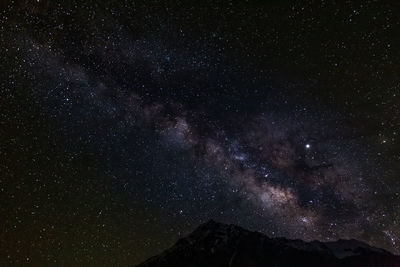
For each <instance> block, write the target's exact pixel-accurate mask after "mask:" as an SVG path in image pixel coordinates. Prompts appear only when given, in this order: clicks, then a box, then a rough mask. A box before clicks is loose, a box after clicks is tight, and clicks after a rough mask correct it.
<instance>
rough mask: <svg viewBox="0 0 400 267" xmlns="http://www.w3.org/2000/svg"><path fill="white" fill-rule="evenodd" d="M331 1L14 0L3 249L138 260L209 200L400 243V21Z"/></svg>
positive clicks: (263, 227) (300, 225)
mask: <svg viewBox="0 0 400 267" xmlns="http://www.w3.org/2000/svg"><path fill="white" fill-rule="evenodd" d="M255 7H256V8H255ZM337 8H338V9H337V10H338V11H337V12H336V16H337V21H335V23H334V24H333V25H330V24H329V23H328V22H326V21H324V20H323V14H325V13H324V12H328V14H330V13H329V12H330V11H329V10H331V8H330V7H327V6H325V4H322V5H321V6H311V5H309V4H307V5H305V6H300V5H287V6H284V5H282V6H280V5H278V4H277V3H271V4H265V6H264V5H261V4H259V3H254V5H249V6H243V7H236V6H233V5H227V6H226V7H218V6H217V5H216V4H213V3H209V7H207V8H205V7H201V6H195V5H189V4H188V6H187V7H186V6H185V7H181V6H180V5H176V6H171V7H164V6H157V5H148V4H139V3H134V2H132V3H124V4H122V2H115V3H114V2H112V3H107V4H97V3H94V2H93V3H91V4H90V3H89V2H88V3H86V4H83V3H78V2H74V1H72V2H68V3H62V4H57V3H55V2H54V3H48V2H42V1H40V2H39V1H37V3H21V4H19V5H17V4H14V3H9V4H8V5H4V11H3V12H2V18H1V22H2V26H1V27H2V32H1V44H2V51H1V58H2V59H3V60H2V61H3V63H2V65H3V66H2V68H3V69H4V70H3V71H2V79H1V80H2V81H1V102H0V103H1V109H2V110H3V112H2V115H1V121H0V122H1V138H2V142H1V147H0V148H1V149H0V152H1V154H0V156H1V158H2V159H4V160H2V163H1V165H0V168H1V172H2V174H3V175H2V177H1V180H0V190H1V192H2V194H3V196H2V197H1V201H3V202H2V203H5V205H1V208H0V212H1V213H2V214H3V216H5V217H4V218H7V219H6V221H5V222H1V225H2V230H1V231H2V232H1V233H2V236H3V237H2V239H1V241H0V248H1V250H2V251H3V252H2V253H3V254H0V263H4V264H7V263H20V262H36V263H44V262H53V263H54V262H63V263H66V264H77V263H87V262H97V261H98V262H102V263H107V264H109V265H115V264H116V263H120V264H124V263H138V262H140V261H142V260H144V259H145V258H147V257H149V256H151V255H153V254H155V253H156V252H158V251H160V250H162V249H165V248H166V247H168V245H171V244H172V243H173V242H174V241H176V239H177V238H179V237H180V236H182V235H185V234H187V233H189V232H190V231H191V230H193V228H194V227H196V226H197V225H198V224H199V223H201V222H204V221H206V220H208V219H210V218H213V219H215V220H219V221H223V222H227V223H235V224H238V225H241V226H243V227H246V228H250V229H252V230H257V231H261V232H264V233H266V234H267V235H269V236H284V237H288V238H301V239H305V240H313V239H319V240H324V241H326V240H336V239H339V238H346V239H349V238H356V239H360V240H363V241H366V242H368V243H370V244H372V245H376V246H380V247H384V248H386V249H388V250H391V251H393V252H399V249H400V248H399V244H398V242H399V241H398V237H399V235H400V228H399V226H398V222H399V219H400V217H399V216H400V214H399V210H400V200H399V189H400V184H399V180H398V174H399V172H398V171H399V169H398V166H399V151H400V149H399V143H398V140H397V135H398V133H397V129H398V126H399V122H400V120H399V112H398V110H399V109H398V103H399V99H398V95H399V94H400V92H399V90H400V87H399V84H400V80H399V79H398V78H397V77H395V76H394V74H393V75H392V72H395V70H396V68H397V69H398V63H397V61H398V59H399V58H400V57H399V52H398V50H396V51H394V48H393V46H394V45H395V41H394V40H391V39H390V37H388V35H390V33H389V32H379V31H378V30H377V29H381V28H380V27H383V26H382V25H389V26H387V27H389V28H388V29H387V30H388V31H389V30H390V29H392V31H395V27H394V26H393V25H398V24H399V23H398V21H396V23H395V22H394V20H395V19H396V18H395V16H394V15H392V14H396V12H395V10H393V11H392V8H393V7H392V6H389V7H386V8H382V9H380V8H378V7H375V6H373V5H372V4H371V5H369V4H368V5H366V6H356V5H350V6H343V7H337ZM220 9H222V10H223V12H222V13H221V14H220ZM313 9H316V11H312V10H313ZM17 11H18V12H17ZM380 12H385V13H384V16H385V18H386V20H385V21H386V22H387V24H385V23H386V22H385V21H381V20H380V19H378V18H376V17H375V19H373V18H374V16H375V15H374V14H378V13H379V14H381V13H380ZM222 14H224V15H222ZM321 14H322V15H321ZM251 18H254V19H251ZM282 18H285V19H282ZM343 18H346V19H343ZM286 19H288V20H289V22H288V21H286ZM353 20H356V22H354V23H357V24H355V26H354V28H352V29H350V30H344V33H343V34H344V37H343V36H342V37H341V36H337V35H335V34H334V33H335V29H336V28H337V27H339V26H340V25H342V24H343V25H345V24H346V23H353ZM189 21H190V23H189ZM371 21H372V22H371ZM370 23H372V25H370ZM374 23H375V24H374ZM298 24H301V25H306V26H307V27H309V29H308V30H306V29H305V28H302V27H301V26H297V25H298ZM321 24H322V25H323V26H318V25H321ZM320 27H321V28H320ZM397 30H398V29H397ZM320 31H321V32H324V31H326V32H328V33H332V36H333V37H325V36H321V34H318V33H319V32H320ZM310 32H311V33H310ZM312 32H314V33H312ZM368 34H370V35H374V37H371V36H370V35H368ZM391 34H392V35H394V32H392V33H391ZM354 35H355V36H354ZM315 38H317V39H315ZM332 38H334V39H332ZM366 38H370V39H371V40H370V39H369V40H368V45H367V46H366V47H365V48H364V45H363V44H360V43H359V42H356V41H355V40H365V39H366ZM373 38H375V39H373ZM314 39H315V41H313V40H314ZM366 42H367V41H366ZM347 49H349V50H350V51H347ZM360 49H361V50H363V49H366V50H367V51H369V52H370V53H369V54H370V55H369V56H367V59H364V57H362V56H361V55H360V54H358V53H356V51H358V50H360ZM370 49H372V52H371V51H370ZM374 49H375V50H374ZM312 51H317V52H315V53H316V54H315V55H313V52H312ZM343 53H344V54H343ZM372 53H376V54H379V59H376V58H375V56H374V55H372ZM293 54H294V55H293ZM363 60H366V62H364V61H363ZM393 62H396V63H393ZM371 64H372V66H376V68H375V70H371V69H370V65H371ZM396 64H397V65H396ZM371 73H374V74H371ZM378 82H379V83H378Z"/></svg>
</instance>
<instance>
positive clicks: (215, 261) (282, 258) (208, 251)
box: [138, 220, 400, 267]
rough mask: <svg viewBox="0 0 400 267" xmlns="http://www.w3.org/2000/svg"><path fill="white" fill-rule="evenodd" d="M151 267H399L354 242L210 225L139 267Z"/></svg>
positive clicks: (377, 250) (385, 254) (393, 257)
mask: <svg viewBox="0 0 400 267" xmlns="http://www.w3.org/2000/svg"><path fill="white" fill-rule="evenodd" d="M156 266H182V267H183V266H185V267H195V266H196V267H197V266H202V267H203V266H227V267H228V266H232V267H233V266H237V267H245V266H290V267H295V266H306V267H311V266H318V267H325V266H328V267H330V266H341V267H343V266H354V267H378V266H379V267H399V266H400V256H396V255H393V254H391V253H390V252H388V251H386V250H383V249H380V248H376V247H371V246H369V245H368V244H366V243H363V242H360V241H357V240H354V239H352V240H338V241H335V242H325V243H324V242H319V241H312V242H304V241H302V240H290V239H286V238H269V237H267V236H265V235H263V234H261V233H258V232H251V231H248V230H245V229H243V228H241V227H238V226H235V225H226V224H222V223H218V222H215V221H212V220H211V221H209V222H207V223H205V224H202V225H200V226H199V227H198V228H197V229H196V230H195V231H194V232H193V233H191V234H190V235H189V236H187V237H185V238H182V239H180V240H178V242H177V243H176V244H175V245H173V246H172V247H171V248H169V249H167V250H166V251H164V252H163V253H162V254H160V255H157V256H154V257H152V258H150V259H148V260H147V261H145V262H143V263H142V264H139V265H138V267H156Z"/></svg>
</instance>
